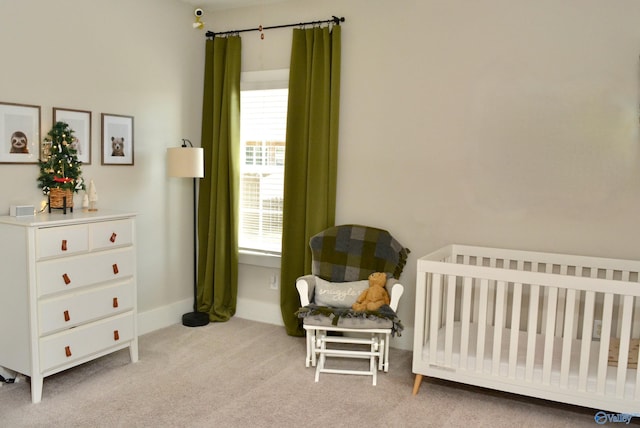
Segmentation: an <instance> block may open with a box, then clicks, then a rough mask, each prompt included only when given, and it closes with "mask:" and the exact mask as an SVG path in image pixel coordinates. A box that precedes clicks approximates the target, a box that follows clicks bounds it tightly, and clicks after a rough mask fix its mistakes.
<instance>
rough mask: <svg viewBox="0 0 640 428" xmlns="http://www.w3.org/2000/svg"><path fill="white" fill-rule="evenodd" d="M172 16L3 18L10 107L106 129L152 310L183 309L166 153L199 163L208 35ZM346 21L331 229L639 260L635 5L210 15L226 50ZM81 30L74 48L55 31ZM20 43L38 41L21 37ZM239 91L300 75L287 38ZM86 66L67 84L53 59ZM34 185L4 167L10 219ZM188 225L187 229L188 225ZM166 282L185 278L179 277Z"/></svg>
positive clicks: (459, 2)
mask: <svg viewBox="0 0 640 428" xmlns="http://www.w3.org/2000/svg"><path fill="white" fill-rule="evenodd" d="M192 13H193V10H192V7H191V6H189V5H187V4H185V3H182V2H179V1H175V0H155V1H152V0H142V1H140V0H136V1H135V2H131V1H125V0H111V1H82V0H60V1H56V2H50V1H46V0H26V1H25V0H22V1H4V2H1V3H0V24H1V25H0V46H2V52H3V55H5V56H8V57H12V58H13V60H12V61H11V63H12V64H20V66H19V68H18V67H11V66H7V65H6V64H7V62H6V61H3V62H2V63H3V66H2V67H0V101H11V102H23V103H29V104H38V105H41V106H43V121H42V129H43V131H44V132H46V130H47V129H48V128H49V127H50V121H51V107H52V106H59V107H69V108H81V109H87V110H92V111H93V112H94V123H93V124H94V130H93V138H94V141H93V150H94V156H93V165H91V166H87V167H86V168H85V171H86V172H85V176H86V177H88V178H94V179H95V181H96V184H97V185H98V188H99V191H100V204H101V205H102V206H104V207H112V208H121V209H132V210H136V211H138V212H139V213H140V222H139V233H138V240H139V243H140V250H139V255H138V256H139V258H138V260H139V265H140V272H139V273H140V292H139V302H140V309H141V310H143V311H149V312H153V310H159V309H160V308H163V307H166V306H171V305H175V304H176V303H182V304H184V302H188V301H189V297H190V289H189V287H190V275H191V264H190V263H191V261H190V260H191V259H190V249H191V240H190V237H191V229H190V228H191V224H190V222H189V219H190V212H191V208H190V203H191V199H190V195H191V193H190V190H191V188H190V183H182V182H179V181H175V179H167V178H165V166H164V153H165V149H166V147H169V146H172V145H175V144H177V142H178V141H179V139H180V138H191V139H192V141H194V143H199V124H200V112H199V111H200V104H201V81H202V52H203V45H204V37H203V33H202V32H197V31H194V30H192V29H191V22H192V19H193V15H192ZM331 15H339V16H345V17H346V19H347V21H346V22H345V24H344V27H343V44H342V48H343V62H342V102H341V127H340V154H339V155H340V165H339V189H338V212H337V220H338V222H340V223H352V222H353V223H364V224H370V225H373V226H378V227H382V228H386V229H388V230H390V231H391V232H392V233H393V234H394V235H395V236H396V237H397V238H398V239H399V240H400V241H401V242H402V243H403V244H405V245H406V246H407V247H409V248H410V249H411V250H412V254H411V258H410V261H409V264H408V265H407V268H406V271H405V274H404V275H403V280H404V283H405V285H406V286H407V291H406V295H405V296H404V298H403V300H402V301H401V306H400V308H401V309H400V317H401V319H402V320H403V321H404V323H405V324H406V325H407V327H408V330H407V332H406V333H405V334H404V335H403V336H402V337H401V338H400V339H399V340H396V343H395V345H396V346H401V347H410V346H411V329H410V327H411V325H412V324H413V297H414V293H413V284H414V281H415V259H416V258H417V257H419V256H421V255H423V254H426V253H428V252H430V251H432V250H435V249H436V248H438V247H440V246H442V245H445V244H447V243H453V242H456V243H466V244H476V245H487V246H498V247H508V248H520V249H529V250H543V251H554V252H567V253H577V254H586V255H595V256H607V257H620V258H632V259H640V245H638V244H637V243H638V242H640V232H639V231H638V228H637V227H636V226H637V220H636V219H637V217H638V213H639V212H640V191H639V190H640V189H638V187H639V183H640V168H639V165H638V164H639V152H638V144H639V143H640V142H639V141H638V116H639V111H638V104H639V102H638V77H639V68H638V62H639V61H638V55H639V52H640V49H639V47H640V26H638V24H637V23H638V22H640V3H638V2H637V1H635V0H618V1H616V2H603V1H601V0H567V1H563V2H558V1H557V0H542V1H537V2H532V1H529V0H481V1H464V0H452V1H446V2H445V1H436V0H414V1H410V0H403V1H390V0H349V1H343V0H323V1H317V0H299V1H294V2H284V3H280V4H275V5H265V6H260V7H253V8H248V9H240V10H232V11H227V12H215V13H213V12H210V11H207V13H206V15H205V19H203V20H204V21H205V22H206V29H211V30H216V31H223V30H229V29H238V28H246V27H255V26H257V25H259V24H262V25H265V26H266V25H274V24H282V23H289V22H300V21H304V20H315V19H319V18H329V17H330V16H331ZM65 21H66V22H67V23H68V25H69V26H70V27H71V29H66V28H65V27H61V26H60V24H59V23H60V22H65ZM25 29H26V30H25ZM242 37H243V58H242V59H243V71H255V70H268V69H279V68H286V67H288V62H289V54H290V45H291V30H290V29H285V30H272V31H267V32H266V33H265V39H264V40H260V38H259V35H258V34H257V33H247V34H243V36H242ZM61 51H62V52H64V53H68V54H70V55H73V58H74V61H73V63H74V64H75V65H74V66H73V67H71V68H69V69H63V68H62V67H60V66H59V65H57V64H56V54H59V53H60V52H61ZM100 112H109V113H124V114H132V115H134V116H135V117H136V166H135V167H133V168H132V167H102V166H100V165H99V163H100V160H99V157H98V154H99V147H100V146H99V143H100V141H99V138H100V137H99V114H100ZM37 172H38V170H37V167H36V166H22V165H19V166H14V165H0V211H5V212H6V211H8V206H9V205H10V204H11V203H14V202H27V203H38V202H39V201H40V199H41V196H40V195H39V191H38V189H37V187H36V181H35V180H36V177H37ZM182 219H184V220H186V221H187V223H185V224H181V223H180V221H181V220H182ZM170 262H171V263H170ZM274 272H276V273H277V269H274V268H263V267H255V266H249V265H243V266H241V269H240V290H239V297H240V301H239V305H238V313H239V315H242V316H246V317H251V318H254V319H263V320H266V321H269V322H277V313H278V311H279V309H278V304H279V294H278V292H276V291H273V290H270V289H269V285H268V284H269V276H270V275H272V274H273V273H274Z"/></svg>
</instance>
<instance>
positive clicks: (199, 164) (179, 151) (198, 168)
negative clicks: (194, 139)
mask: <svg viewBox="0 0 640 428" xmlns="http://www.w3.org/2000/svg"><path fill="white" fill-rule="evenodd" d="M187 143H188V144H189V145H188V146H187ZM167 170H168V174H169V177H183V178H193V312H189V313H186V314H184V315H183V316H182V324H183V325H185V326H187V327H199V326H203V325H207V324H209V314H208V313H206V312H198V257H197V238H198V236H197V231H198V224H197V220H198V219H197V207H196V185H197V179H198V178H202V177H204V149H203V148H201V147H193V144H191V141H189V140H187V139H183V140H182V147H172V148H169V149H167Z"/></svg>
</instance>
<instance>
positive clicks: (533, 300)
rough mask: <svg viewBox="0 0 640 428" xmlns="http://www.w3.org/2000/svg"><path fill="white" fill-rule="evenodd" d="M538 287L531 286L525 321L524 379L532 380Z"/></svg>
mask: <svg viewBox="0 0 640 428" xmlns="http://www.w3.org/2000/svg"><path fill="white" fill-rule="evenodd" d="M539 297H540V286H538V285H534V284H532V285H531V290H530V297H529V319H528V321H527V358H526V363H525V379H526V381H527V382H531V381H532V380H533V363H534V358H535V355H536V333H537V329H538V299H539Z"/></svg>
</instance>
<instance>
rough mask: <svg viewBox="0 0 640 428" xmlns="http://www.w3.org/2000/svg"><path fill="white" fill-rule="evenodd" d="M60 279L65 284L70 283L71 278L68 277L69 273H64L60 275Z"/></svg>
mask: <svg viewBox="0 0 640 428" xmlns="http://www.w3.org/2000/svg"><path fill="white" fill-rule="evenodd" d="M62 279H64V283H65V285H69V284H71V278H69V275H67V274H66V273H65V274H64V275H62Z"/></svg>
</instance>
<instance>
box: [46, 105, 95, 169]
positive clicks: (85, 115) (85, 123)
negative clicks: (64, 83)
mask: <svg viewBox="0 0 640 428" xmlns="http://www.w3.org/2000/svg"><path fill="white" fill-rule="evenodd" d="M56 122H64V123H66V124H67V125H69V128H71V129H72V130H73V135H74V136H75V141H74V142H73V143H72V144H75V149H76V155H77V156H78V160H79V161H80V162H82V163H83V164H84V165H91V112H90V111H86V110H71V109H65V108H59V107H54V108H53V123H56Z"/></svg>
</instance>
